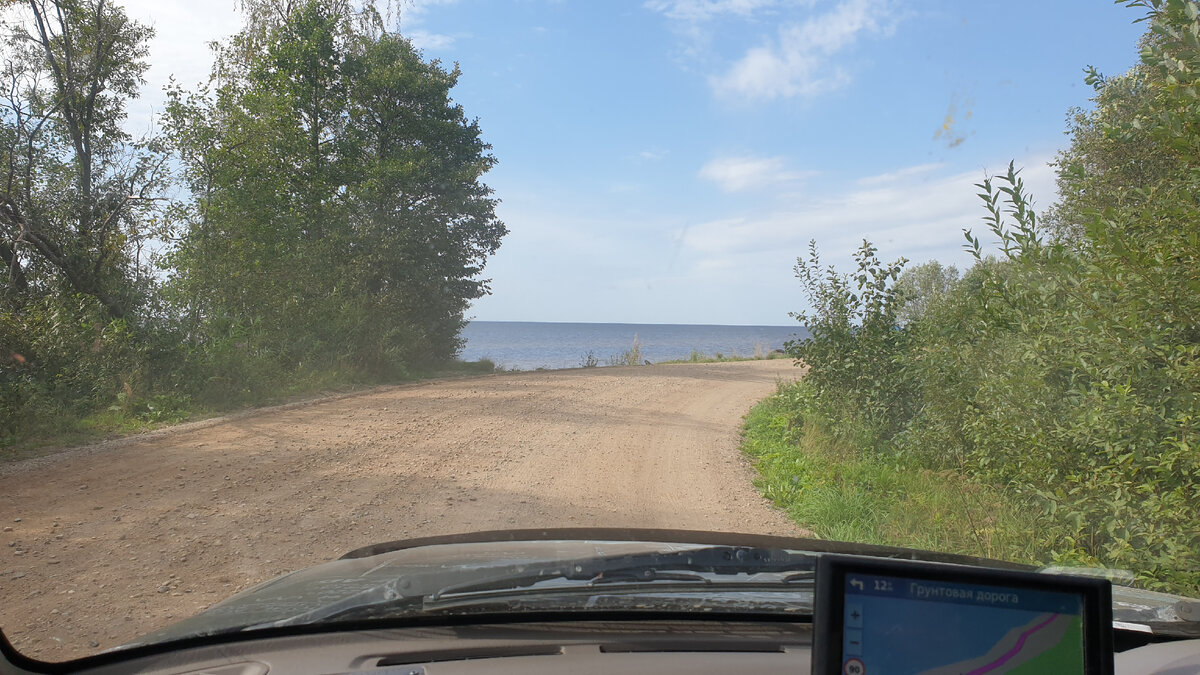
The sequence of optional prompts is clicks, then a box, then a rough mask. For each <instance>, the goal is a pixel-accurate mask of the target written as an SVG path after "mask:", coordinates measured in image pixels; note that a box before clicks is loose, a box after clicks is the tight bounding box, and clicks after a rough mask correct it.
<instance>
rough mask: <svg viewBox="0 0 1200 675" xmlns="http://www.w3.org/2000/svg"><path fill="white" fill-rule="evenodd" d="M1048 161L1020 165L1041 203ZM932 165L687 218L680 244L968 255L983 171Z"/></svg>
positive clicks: (977, 225) (1048, 197)
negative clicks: (736, 211) (785, 204)
mask: <svg viewBox="0 0 1200 675" xmlns="http://www.w3.org/2000/svg"><path fill="white" fill-rule="evenodd" d="M1048 161H1049V158H1038V159H1037V160H1031V161H1028V162H1026V163H1024V166H1025V167H1026V168H1025V169H1024V170H1023V171H1022V173H1021V175H1022V177H1023V178H1024V180H1025V184H1026V188H1027V189H1028V191H1030V192H1031V193H1032V194H1033V195H1034V197H1035V199H1036V204H1035V206H1036V207H1037V208H1039V209H1040V208H1042V207H1045V206H1047V205H1049V204H1050V203H1052V202H1053V200H1054V197H1055V192H1054V172H1053V169H1051V168H1050V167H1049V166H1048V165H1047V162H1048ZM1020 165H1021V164H1020V163H1018V166H1020ZM999 168H1003V167H999ZM999 168H997V171H999ZM932 170H933V169H932V168H931V167H929V166H928V165H922V166H917V167H909V168H908V169H902V170H900V171H896V172H892V173H890V174H884V175H883V176H874V177H870V178H867V179H864V180H860V181H858V183H857V186H858V187H856V188H852V189H849V190H847V191H846V192H843V193H841V194H835V195H831V196H829V197H827V198H824V199H820V200H813V201H808V202H806V203H802V204H800V205H798V206H794V207H791V208H777V209H773V210H766V211H764V212H761V213H757V214H747V215H744V216H738V217H733V218H722V219H717V220H712V221H709V222H706V223H701V224H698V225H692V226H690V227H688V228H687V229H686V231H683V232H681V236H682V240H683V245H684V247H685V248H686V249H688V250H690V251H693V252H697V253H700V254H703V255H710V256H715V257H721V256H732V255H745V254H752V253H756V252H766V251H771V250H780V249H786V250H793V251H796V252H797V254H799V253H801V252H803V250H804V249H805V247H806V246H807V243H808V241H809V240H810V239H816V240H817V242H818V243H819V244H820V246H821V249H822V250H823V251H826V252H828V253H830V254H833V255H839V256H840V255H844V254H848V253H849V252H850V251H852V250H854V249H855V248H857V247H858V245H859V244H860V243H861V241H862V239H864V238H865V239H869V240H871V241H872V242H873V243H875V244H876V245H877V246H879V248H880V250H881V251H883V252H884V254H885V256H886V257H896V256H901V255H903V256H906V257H908V258H911V259H927V258H935V257H936V258H939V259H941V260H943V261H944V262H948V263H960V262H965V260H964V259H963V255H964V254H963V253H962V248H961V245H962V243H963V237H962V230H963V228H964V227H965V228H972V229H974V230H975V231H976V232H979V231H981V230H982V229H983V226H982V221H981V218H982V216H983V208H982V205H981V201H980V199H979V198H978V197H977V196H976V193H977V192H978V189H976V188H975V187H974V184H975V183H978V182H979V181H980V179H981V178H982V177H983V175H984V172H983V170H974V171H967V172H963V173H958V174H953V175H942V176H929V175H928V174H929V173H930V172H931V171H932ZM986 239H987V238H986V237H985V241H986Z"/></svg>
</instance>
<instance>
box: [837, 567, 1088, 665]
mask: <svg viewBox="0 0 1200 675" xmlns="http://www.w3.org/2000/svg"><path fill="white" fill-rule="evenodd" d="M892 566H894V563H892V564H890V565H882V566H879V565H876V566H872V565H865V566H862V565H860V566H857V567H856V566H855V565H853V564H847V565H844V566H842V567H838V568H837V571H838V574H837V575H836V577H837V578H836V579H834V580H824V581H826V582H828V583H826V584H825V593H824V594H823V595H822V594H819V595H818V604H820V603H821V602H822V601H825V602H831V603H835V604H836V605H837V606H836V607H835V608H826V609H827V610H831V609H832V610H834V611H825V612H819V614H821V615H822V616H821V617H818V621H819V622H820V621H822V620H825V621H833V622H835V623H836V625H833V626H829V625H827V626H824V627H822V626H820V624H818V631H817V632H818V639H819V640H824V641H825V642H826V644H825V645H823V648H824V652H825V653H824V655H823V657H822V658H821V659H820V661H822V662H823V664H822V666H821V667H822V668H823V670H817V669H814V672H821V673H825V674H829V673H842V674H844V675H873V674H875V673H889V674H890V673H914V674H915V673H922V674H925V673H928V674H930V675H962V674H966V673H970V674H972V675H982V674H983V673H988V674H996V675H998V674H1000V673H1062V674H1064V675H1074V674H1077V673H1078V674H1079V675H1084V674H1085V673H1095V672H1109V671H1108V670H1106V669H1104V668H1103V667H1102V663H1103V659H1102V658H1101V656H1100V655H1098V654H1097V649H1096V646H1095V645H1089V640H1088V633H1089V628H1091V627H1090V626H1089V625H1088V624H1089V623H1093V622H1095V621H1096V619H1095V618H1094V616H1091V617H1089V614H1091V615H1094V614H1095V610H1096V609H1097V608H1096V607H1094V605H1096V604H1097V603H1098V602H1099V601H1101V600H1100V597H1101V595H1102V594H1100V593H1096V592H1094V591H1097V590H1100V587H1101V586H1102V585H1104V584H1106V583H1107V582H1102V581H1098V580H1093V579H1079V578H1067V579H1062V578H1056V577H1047V576H1045V575H1035V574H1028V573H1013V572H1008V573H1003V572H997V573H996V577H995V578H994V579H990V580H989V579H987V578H986V575H982V578H980V577H981V575H980V574H979V573H978V571H975V570H972V571H971V572H964V571H963V568H962V567H960V566H952V565H928V564H927V565H916V566H914V567H911V568H905V567H904V565H903V564H901V565H899V566H897V568H895V569H892V568H891V567H892ZM828 567H829V566H828V565H826V568H828ZM906 569H907V573H906ZM939 572H940V573H939ZM820 574H821V568H820V566H819V567H818V576H820ZM971 577H975V578H971ZM1057 583H1061V584H1062V586H1061V587H1055V585H1056V584H1057ZM1109 623H1110V625H1111V619H1110V620H1109ZM1110 630H1111V629H1110ZM1090 632H1091V633H1092V635H1093V636H1094V635H1095V634H1096V631H1094V630H1092V631H1090ZM1092 642H1095V640H1092ZM1089 649H1091V652H1092V653H1091V654H1089V653H1088V650H1089ZM814 651H817V650H816V649H815V650H814ZM1109 651H1110V655H1109V657H1108V661H1109V662H1110V663H1111V648H1109ZM1089 663H1090V664H1091V667H1089Z"/></svg>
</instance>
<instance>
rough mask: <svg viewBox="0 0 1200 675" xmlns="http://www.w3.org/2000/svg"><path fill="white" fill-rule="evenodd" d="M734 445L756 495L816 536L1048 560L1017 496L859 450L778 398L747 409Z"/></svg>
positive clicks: (1040, 529) (1038, 519)
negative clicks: (752, 467)
mask: <svg viewBox="0 0 1200 675" xmlns="http://www.w3.org/2000/svg"><path fill="white" fill-rule="evenodd" d="M742 447H743V450H744V452H746V453H747V454H748V455H749V456H750V457H751V458H753V460H754V462H755V464H756V466H757V468H758V471H759V479H758V480H757V482H756V484H757V487H758V488H759V489H760V490H761V491H762V493H763V494H764V495H765V496H766V497H767V498H769V499H770V500H771V501H772V502H774V503H775V505H776V506H778V507H779V508H781V509H783V510H784V511H785V512H786V513H787V514H788V515H789V516H790V517H791V518H792V519H793V520H794V521H795V522H796V523H797V524H798V525H800V526H801V527H804V528H807V529H809V530H811V531H812V532H813V534H814V535H815V536H817V537H819V538H821V539H832V540H838V541H850V542H860V543H867V544H883V545H891V546H904V547H910V548H916V549H924V550H930V551H939V552H945V553H961V554H967V555H977V556H984V557H988V558H997V559H1003V560H1010V561H1013V562H1023V563H1033V564H1043V563H1045V562H1047V560H1048V558H1050V557H1051V556H1050V552H1049V547H1048V546H1047V545H1046V541H1047V537H1045V533H1046V531H1047V530H1046V523H1045V522H1043V517H1042V516H1041V515H1040V513H1037V512H1035V511H1033V510H1030V509H1028V508H1023V505H1022V503H1021V501H1020V500H1018V499H1016V498H1014V497H1013V496H1011V495H1008V494H1006V493H1005V492H1004V491H1003V490H1001V489H999V488H997V487H995V486H991V485H984V484H980V483H978V482H975V481H972V480H969V479H967V478H965V477H963V476H961V475H959V474H957V473H954V472H934V471H929V470H927V469H921V468H913V467H907V466H904V465H903V464H901V463H899V462H898V461H896V460H893V459H888V458H882V457H877V456H872V455H868V454H866V453H860V452H858V451H856V450H855V449H854V448H853V447H850V446H849V445H848V444H847V443H845V442H841V441H839V440H838V439H836V438H834V437H833V435H832V434H830V433H829V432H828V431H827V430H825V429H823V428H821V427H820V425H818V424H816V423H813V422H812V421H811V420H810V421H808V422H805V421H804V420H803V419H802V418H799V417H797V415H796V412H795V410H794V409H793V408H791V407H790V405H789V401H788V400H787V399H786V398H785V397H783V396H780V395H776V396H772V397H771V398H768V399H766V400H765V401H763V402H761V403H759V404H758V405H757V406H756V407H755V408H754V409H753V410H751V412H750V413H749V415H747V417H746V423H745V437H744V441H743V446H742ZM1037 534H1041V535H1042V536H1037Z"/></svg>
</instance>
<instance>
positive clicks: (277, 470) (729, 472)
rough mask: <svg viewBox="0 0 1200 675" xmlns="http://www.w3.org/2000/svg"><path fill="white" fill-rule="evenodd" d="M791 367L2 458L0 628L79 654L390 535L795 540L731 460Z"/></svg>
mask: <svg viewBox="0 0 1200 675" xmlns="http://www.w3.org/2000/svg"><path fill="white" fill-rule="evenodd" d="M795 375H796V371H795V369H794V368H793V367H792V365H791V361H790V360H785V359H781V360H777V361H748V362H740V363H720V364H687V365H662V366H651V367H641V368H612V369H609V368H603V369H585V370H572V371H558V372H547V373H523V374H514V375H503V376H488V377H480V378H471V379H461V380H446V381H439V382H433V383H426V384H418V385H412V386H402V387H391V388H383V389H376V390H373V391H371V392H368V393H364V394H359V395H353V396H347V397H341V398H334V399H326V400H322V401H317V402H313V403H308V404H302V405H294V406H288V407H284V408H275V409H267V410H263V411H260V412H257V413H254V414H251V415H245V416H240V417H236V418H232V419H227V420H221V421H216V422H207V423H201V424H198V425H190V426H185V427H183V428H177V429H172V430H169V431H167V432H165V433H154V434H148V435H145V436H139V437H133V438H131V439H124V440H121V441H115V442H110V443H107V444H101V445H97V446H91V447H88V448H82V449H79V450H74V451H70V452H67V453H64V454H61V455H56V456H53V457H49V458H43V459H41V460H34V461H30V462H25V463H23V464H14V465H9V466H6V467H0V627H3V628H4V629H5V631H6V633H8V634H9V635H10V636H11V637H12V638H13V640H14V642H15V643H16V645H17V646H18V648H20V649H21V650H22V651H25V652H27V653H30V654H32V655H35V656H38V657H39V658H43V659H51V660H58V659H63V658H70V657H76V656H81V655H84V654H87V653H91V652H94V651H96V650H98V649H103V648H107V647H110V646H113V645H117V644H120V643H122V642H124V641H126V640H129V639H131V638H133V637H135V636H137V635H140V634H142V633H145V632H148V631H150V630H154V629H156V628H160V627H162V626H164V625H167V624H169V623H171V622H172V621H174V620H178V619H181V618H184V617H187V616H191V615H192V614H195V613H196V612H198V611H200V610H202V609H204V608H205V607H207V606H209V605H211V604H212V603H214V602H217V601H219V600H221V599H223V598H225V597H227V596H229V595H231V594H232V593H233V592H235V591H237V590H238V589H241V588H244V587H246V586H248V585H250V584H254V583H258V582H260V581H263V580H265V579H268V578H271V577H273V576H275V575H278V574H281V573H283V572H286V571H290V570H294V569H298V568H302V567H305V566H308V565H312V564H315V563H319V562H323V561H326V560H330V559H333V558H336V557H337V556H339V555H341V554H342V553H344V552H346V551H348V550H350V549H353V548H357V547H359V546H364V545H367V544H371V543H376V542H380V541H388V540H391V539H399V538H405V537H418V536H427V535H435V534H448V533H454V532H465V531H472V530H487V529H502V528H512V527H572V526H630V527H676V528H693V529H707V530H727V531H745V532H758V533H764V534H802V533H801V532H799V531H798V530H797V529H796V528H795V527H794V526H793V525H792V524H791V523H790V522H789V521H788V520H787V519H786V518H785V517H784V516H783V515H782V514H780V513H778V512H776V511H773V510H772V509H771V508H770V507H769V506H768V505H767V504H766V503H765V501H764V500H763V499H762V498H761V497H760V496H759V495H758V494H757V493H756V492H755V490H754V488H753V486H752V485H751V478H752V475H751V474H752V470H751V469H750V467H749V466H748V464H747V463H746V461H745V460H744V459H743V458H742V456H741V455H740V454H739V452H738V438H739V427H740V419H741V417H742V415H744V414H745V413H746V411H747V410H748V409H749V408H750V407H751V405H753V403H754V402H755V401H757V400H758V399H760V398H762V397H764V396H766V395H767V394H769V393H770V392H771V391H773V390H774V388H775V384H776V381H777V379H779V378H787V379H791V378H794V377H795ZM10 528H11V529H10Z"/></svg>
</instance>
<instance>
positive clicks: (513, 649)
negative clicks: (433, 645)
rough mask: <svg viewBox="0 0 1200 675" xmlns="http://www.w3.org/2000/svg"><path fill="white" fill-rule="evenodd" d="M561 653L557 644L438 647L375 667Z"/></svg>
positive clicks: (383, 661)
mask: <svg viewBox="0 0 1200 675" xmlns="http://www.w3.org/2000/svg"><path fill="white" fill-rule="evenodd" d="M562 653H563V648H562V647H560V646H559V645H499V646H496V647H466V648H464V649H440V650H431V651H424V652H409V653H407V654H393V655H391V656H385V657H383V658H381V659H379V663H377V664H375V667H377V668H383V667H386V666H407V665H411V664H414V663H437V662H439V661H467V660H470V659H502V658H509V657H514V656H556V655H558V654H562Z"/></svg>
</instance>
